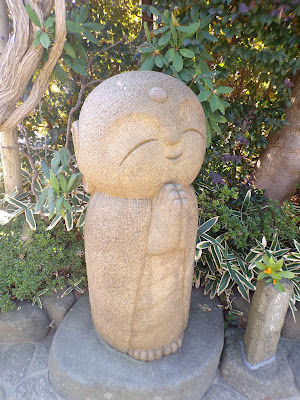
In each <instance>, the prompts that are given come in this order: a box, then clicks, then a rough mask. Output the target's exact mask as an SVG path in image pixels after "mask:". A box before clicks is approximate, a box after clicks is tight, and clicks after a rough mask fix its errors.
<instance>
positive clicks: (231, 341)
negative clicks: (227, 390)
mask: <svg viewBox="0 0 300 400" xmlns="http://www.w3.org/2000/svg"><path fill="white" fill-rule="evenodd" d="M243 335H244V331H242V330H239V329H236V328H229V329H227V331H226V335H225V345H224V348H223V353H222V358H221V363H220V371H221V375H222V378H223V380H224V381H225V382H226V383H227V384H228V385H230V386H231V387H232V388H233V389H235V390H236V391H237V392H239V393H241V394H242V395H243V396H245V397H247V398H248V399H250V400H266V399H269V400H275V399H276V400H277V399H282V398H283V399H284V398H289V397H292V396H293V395H294V393H295V391H296V390H297V388H296V387H295V383H294V377H293V372H292V370H291V368H290V366H289V363H288V361H287V358H286V356H285V354H284V352H283V351H282V350H281V349H280V348H279V349H278V350H277V353H276V361H274V362H273V363H271V364H269V365H267V366H265V367H261V368H259V369H257V370H251V369H249V368H248V367H247V366H246V365H245V363H244V360H243V357H242V353H241V345H240V344H241V341H242V339H243Z"/></svg>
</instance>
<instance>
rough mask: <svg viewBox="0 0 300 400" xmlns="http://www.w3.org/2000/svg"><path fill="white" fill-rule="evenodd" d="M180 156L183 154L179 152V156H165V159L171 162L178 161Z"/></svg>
mask: <svg viewBox="0 0 300 400" xmlns="http://www.w3.org/2000/svg"><path fill="white" fill-rule="evenodd" d="M182 154H183V152H181V153H180V154H177V155H175V156H169V157H168V156H167V157H166V158H167V159H168V160H173V161H176V160H178V159H179V158H180V157H181V156H182Z"/></svg>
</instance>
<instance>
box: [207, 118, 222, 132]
mask: <svg viewBox="0 0 300 400" xmlns="http://www.w3.org/2000/svg"><path fill="white" fill-rule="evenodd" d="M209 122H210V125H211V127H212V129H213V131H215V132H217V133H218V134H219V135H222V131H221V128H220V127H219V125H218V124H217V123H216V122H215V120H213V119H211V118H210V116H209Z"/></svg>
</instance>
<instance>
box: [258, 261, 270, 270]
mask: <svg viewBox="0 0 300 400" xmlns="http://www.w3.org/2000/svg"><path fill="white" fill-rule="evenodd" d="M255 265H256V267H257V268H258V269H260V270H261V271H264V270H265V269H267V268H268V267H267V266H266V265H265V264H263V263H261V262H259V261H255Z"/></svg>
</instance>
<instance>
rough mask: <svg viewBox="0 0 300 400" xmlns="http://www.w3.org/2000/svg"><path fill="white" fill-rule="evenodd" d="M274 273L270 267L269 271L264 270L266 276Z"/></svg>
mask: <svg viewBox="0 0 300 400" xmlns="http://www.w3.org/2000/svg"><path fill="white" fill-rule="evenodd" d="M271 272H272V270H271V268H270V267H268V268H267V269H265V270H264V273H265V274H270V273H271Z"/></svg>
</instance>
